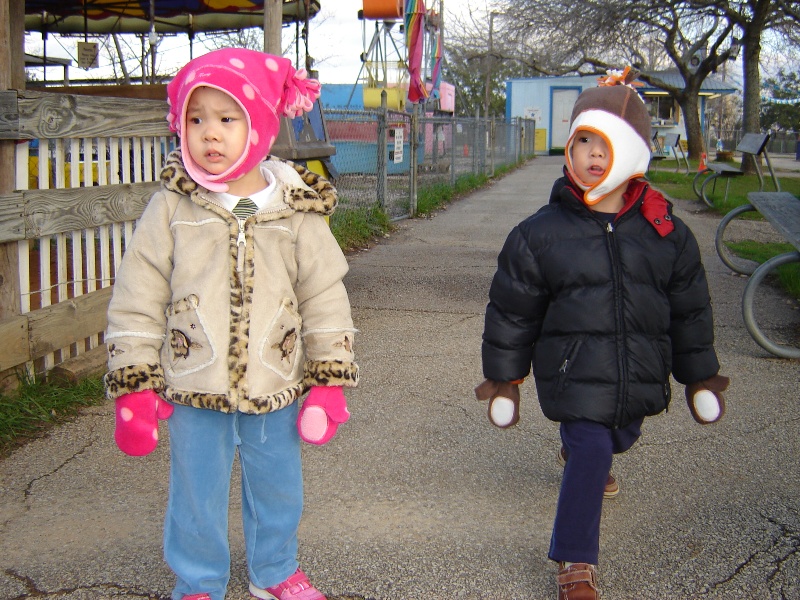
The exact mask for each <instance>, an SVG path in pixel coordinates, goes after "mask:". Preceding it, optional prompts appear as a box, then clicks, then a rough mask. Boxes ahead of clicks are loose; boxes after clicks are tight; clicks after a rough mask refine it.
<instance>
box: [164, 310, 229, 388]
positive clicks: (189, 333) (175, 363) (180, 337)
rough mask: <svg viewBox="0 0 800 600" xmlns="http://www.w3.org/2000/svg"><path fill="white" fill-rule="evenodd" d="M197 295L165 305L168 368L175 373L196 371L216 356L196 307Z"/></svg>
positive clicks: (181, 373)
mask: <svg viewBox="0 0 800 600" xmlns="http://www.w3.org/2000/svg"><path fill="white" fill-rule="evenodd" d="M199 306H200V299H199V298H198V297H197V296H195V295H194V294H190V295H189V296H187V297H186V298H183V299H182V300H177V301H176V302H173V303H172V304H170V305H169V306H168V307H167V310H166V315H167V346H166V347H165V348H164V352H165V353H166V354H167V365H168V372H169V374H170V375H172V376H174V377H181V376H183V375H189V374H190V373H196V372H197V371H199V370H201V369H203V368H205V367H207V366H208V365H210V364H211V363H213V362H214V361H215V360H216V358H217V357H216V354H215V352H214V348H213V346H212V345H211V341H210V340H209V338H208V334H207V333H206V327H205V324H204V323H203V319H202V317H201V316H200V311H199V310H198V308H199Z"/></svg>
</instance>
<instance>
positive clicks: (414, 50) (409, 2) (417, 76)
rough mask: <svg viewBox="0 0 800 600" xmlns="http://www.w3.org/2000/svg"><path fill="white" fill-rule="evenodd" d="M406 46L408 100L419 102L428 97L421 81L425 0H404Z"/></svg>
mask: <svg viewBox="0 0 800 600" xmlns="http://www.w3.org/2000/svg"><path fill="white" fill-rule="evenodd" d="M405 29H406V48H407V49H408V75H409V77H410V81H409V84H408V101H409V102H413V103H416V102H419V101H421V100H425V99H426V98H427V97H428V90H426V89H425V83H424V82H423V81H422V55H423V53H424V49H425V2H424V1H423V0H406V16H405Z"/></svg>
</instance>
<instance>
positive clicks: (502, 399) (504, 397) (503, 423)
mask: <svg viewBox="0 0 800 600" xmlns="http://www.w3.org/2000/svg"><path fill="white" fill-rule="evenodd" d="M520 383H521V380H519V381H511V382H507V381H506V382H499V381H493V380H491V379H487V380H485V381H484V382H483V383H481V384H480V385H479V386H478V387H476V388H475V397H476V398H477V399H478V400H488V401H489V421H491V423H492V425H495V426H496V427H500V428H501V429H507V428H508V427H512V426H513V425H516V424H517V421H519V384H520Z"/></svg>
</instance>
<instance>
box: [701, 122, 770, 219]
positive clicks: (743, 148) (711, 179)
mask: <svg viewBox="0 0 800 600" xmlns="http://www.w3.org/2000/svg"><path fill="white" fill-rule="evenodd" d="M767 142H769V134H768V133H746V134H745V135H744V137H742V141H740V142H739V144H738V145H737V146H736V151H737V152H741V153H742V154H743V155H744V154H749V155H751V156H753V159H754V161H755V165H756V175H758V191H759V192H763V191H764V175H763V173H762V172H761V164H760V162H759V160H758V157H759V156H763V157H764V162H766V163H767V167H768V168H769V173H770V175H771V176H772V183H773V184H774V185H775V190H776V191H778V192H780V191H781V184H780V183H779V182H778V178H777V177H775V170H774V169H773V168H772V161H771V160H770V159H769V152H767ZM742 162H744V161H742ZM744 174H745V172H744V170H742V168H741V167H734V166H732V165H729V164H727V163H716V162H712V163H708V164H707V165H706V166H705V169H700V170H699V171H698V172H697V175H695V176H694V180H692V189H693V190H694V193H695V194H696V195H697V197H698V198H700V199H701V200H702V201H703V202H705V203H706V205H708V206H710V207H711V208H713V207H714V200H713V198H712V197H710V196H709V191H708V190H709V186H711V193H713V192H714V191H716V185H717V180H718V179H724V180H725V199H726V200H727V198H728V190H729V189H730V186H731V179H733V178H735V177H740V176H742V175H744Z"/></svg>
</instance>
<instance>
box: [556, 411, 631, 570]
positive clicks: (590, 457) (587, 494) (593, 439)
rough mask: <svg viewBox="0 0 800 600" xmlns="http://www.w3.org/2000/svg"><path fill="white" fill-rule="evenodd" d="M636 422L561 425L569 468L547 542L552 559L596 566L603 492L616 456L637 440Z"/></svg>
mask: <svg viewBox="0 0 800 600" xmlns="http://www.w3.org/2000/svg"><path fill="white" fill-rule="evenodd" d="M642 421H644V419H638V420H637V421H634V422H633V423H631V424H630V425H628V426H627V427H625V428H623V429H610V428H608V427H606V426H605V425H601V424H600V423H594V422H592V421H565V422H563V423H561V441H562V443H563V444H564V448H565V449H566V451H567V456H568V460H567V464H566V466H565V467H564V477H563V479H562V480H561V492H560V493H559V495H558V507H557V508H556V518H555V522H554V523H553V535H552V537H551V538H550V552H549V554H548V556H549V558H550V559H551V560H555V561H558V562H562V561H566V562H581V563H589V564H591V565H596V564H597V558H598V555H599V553H600V515H601V513H602V510H603V491H604V490H605V487H606V480H607V479H608V473H609V471H610V470H611V462H612V458H613V455H614V454H620V453H621V452H625V451H626V450H628V449H629V448H630V447H631V446H633V444H634V443H636V440H638V439H639V436H641V434H642V431H641V427H642Z"/></svg>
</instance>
